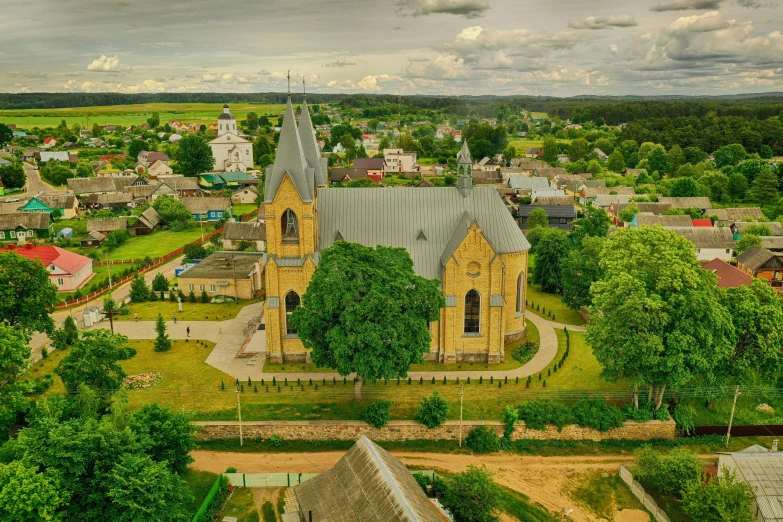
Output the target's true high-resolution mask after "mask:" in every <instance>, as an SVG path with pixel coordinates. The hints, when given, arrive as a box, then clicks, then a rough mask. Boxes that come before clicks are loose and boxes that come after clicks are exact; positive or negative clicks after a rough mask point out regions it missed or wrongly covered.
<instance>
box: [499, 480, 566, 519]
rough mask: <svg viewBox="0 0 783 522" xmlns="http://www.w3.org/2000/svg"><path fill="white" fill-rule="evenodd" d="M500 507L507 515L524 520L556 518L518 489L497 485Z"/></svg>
mask: <svg viewBox="0 0 783 522" xmlns="http://www.w3.org/2000/svg"><path fill="white" fill-rule="evenodd" d="M498 496H499V497H500V499H499V500H500V505H501V509H502V510H503V512H504V513H506V514H507V515H511V516H512V517H514V518H516V519H517V520H520V521H524V522H554V521H555V520H557V519H556V518H555V517H553V516H552V515H551V514H550V513H549V510H547V509H546V508H545V507H544V506H542V505H540V504H533V503H531V502H530V498H528V497H527V496H525V495H523V494H522V493H520V492H519V491H514V490H513V489H511V488H507V487H505V486H498Z"/></svg>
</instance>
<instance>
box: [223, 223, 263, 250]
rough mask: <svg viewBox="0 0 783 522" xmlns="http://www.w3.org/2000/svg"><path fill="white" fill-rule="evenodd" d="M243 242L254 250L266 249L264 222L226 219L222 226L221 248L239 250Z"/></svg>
mask: <svg viewBox="0 0 783 522" xmlns="http://www.w3.org/2000/svg"><path fill="white" fill-rule="evenodd" d="M243 244H247V245H249V246H251V247H253V248H254V249H255V250H256V252H263V251H264V250H266V224H265V223H262V222H260V221H248V222H245V223H243V222H240V221H227V222H226V224H225V225H224V226H223V250H240V249H241V247H242V246H243Z"/></svg>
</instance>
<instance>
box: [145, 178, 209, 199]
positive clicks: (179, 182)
mask: <svg viewBox="0 0 783 522" xmlns="http://www.w3.org/2000/svg"><path fill="white" fill-rule="evenodd" d="M198 184H199V179H198V178H186V177H184V176H166V177H160V178H158V184H157V185H155V188H154V189H153V190H152V193H151V196H150V197H151V198H152V200H153V201H155V200H156V199H158V197H160V196H163V195H167V196H172V197H173V198H176V199H178V198H184V197H189V196H197V195H198V194H199V193H200V192H201V189H200V188H199V186H198Z"/></svg>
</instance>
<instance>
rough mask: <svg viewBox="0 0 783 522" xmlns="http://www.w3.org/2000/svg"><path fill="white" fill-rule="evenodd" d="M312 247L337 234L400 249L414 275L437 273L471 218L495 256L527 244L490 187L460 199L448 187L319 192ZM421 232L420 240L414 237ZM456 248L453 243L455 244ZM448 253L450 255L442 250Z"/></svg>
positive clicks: (326, 242) (522, 248)
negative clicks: (315, 242) (407, 258)
mask: <svg viewBox="0 0 783 522" xmlns="http://www.w3.org/2000/svg"><path fill="white" fill-rule="evenodd" d="M318 200H319V201H318V210H319V211H318V235H319V237H318V247H319V248H320V249H324V248H328V247H330V246H331V245H332V243H334V241H335V239H334V238H335V236H336V234H337V232H338V231H339V232H340V234H341V235H342V237H343V238H344V239H345V241H349V242H353V243H360V244H363V245H366V246H372V247H374V246H377V245H385V246H396V247H402V248H405V249H406V250H407V251H408V253H410V255H411V258H412V259H413V265H414V269H415V270H416V273H417V274H419V275H421V276H423V277H427V278H430V279H434V278H439V277H440V275H441V256H442V255H444V254H448V255H451V252H453V249H452V246H453V248H456V246H454V245H453V243H454V242H455V241H457V240H456V239H455V238H457V237H460V235H461V237H464V234H465V233H466V231H467V226H469V224H470V223H472V222H473V220H475V221H476V222H477V223H478V226H479V227H480V228H481V230H482V232H483V233H484V236H485V237H486V238H487V240H488V241H489V243H490V244H491V245H492V248H493V249H494V250H495V252H497V253H499V254H502V253H507V252H522V251H526V250H529V249H530V243H528V241H527V239H525V236H524V234H522V231H521V230H520V228H519V226H518V225H517V224H516V222H515V221H514V218H513V217H512V216H511V214H510V213H509V212H508V210H507V209H506V206H505V205H504V204H503V200H502V199H501V198H500V196H499V195H498V193H497V191H496V190H495V189H494V188H493V187H473V188H472V189H470V190H468V191H467V193H466V195H465V197H463V196H462V195H461V194H460V192H459V191H458V190H457V189H455V188H453V187H443V188H438V187H432V188H425V187H423V188H420V189H418V190H403V189H393V188H381V189H378V188H367V189H360V188H355V189H339V190H338V189H319V191H318ZM420 231H423V232H424V235H425V236H426V238H427V239H426V240H423V239H417V238H418V236H419V232H420ZM457 244H458V243H457ZM448 249H451V252H448Z"/></svg>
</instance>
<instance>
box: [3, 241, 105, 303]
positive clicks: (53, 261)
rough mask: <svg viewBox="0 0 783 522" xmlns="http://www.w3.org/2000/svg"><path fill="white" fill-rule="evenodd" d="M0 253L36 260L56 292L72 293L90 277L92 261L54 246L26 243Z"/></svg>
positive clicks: (7, 248) (10, 247) (9, 247)
mask: <svg viewBox="0 0 783 522" xmlns="http://www.w3.org/2000/svg"><path fill="white" fill-rule="evenodd" d="M0 251H2V252H14V253H16V254H18V255H20V256H22V257H25V258H27V259H38V260H39V261H41V263H42V264H43V265H44V267H46V270H47V271H48V272H49V281H51V283H52V284H53V285H54V286H56V287H57V291H58V292H72V291H74V290H76V289H78V288H79V287H80V286H82V285H83V284H84V282H85V281H87V280H88V279H89V278H90V277H92V274H93V272H92V259H90V258H89V257H86V256H82V255H80V254H76V253H75V252H71V251H69V250H65V249H64V248H60V247H56V246H51V245H47V246H33V245H32V244H30V243H28V244H26V245H25V246H23V247H18V248H15V247H14V246H13V245H10V246H8V247H6V248H4V249H2V250H0Z"/></svg>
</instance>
